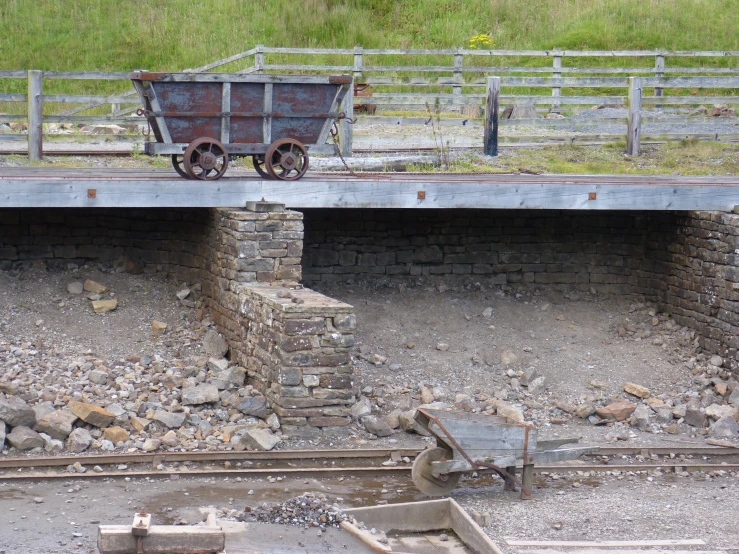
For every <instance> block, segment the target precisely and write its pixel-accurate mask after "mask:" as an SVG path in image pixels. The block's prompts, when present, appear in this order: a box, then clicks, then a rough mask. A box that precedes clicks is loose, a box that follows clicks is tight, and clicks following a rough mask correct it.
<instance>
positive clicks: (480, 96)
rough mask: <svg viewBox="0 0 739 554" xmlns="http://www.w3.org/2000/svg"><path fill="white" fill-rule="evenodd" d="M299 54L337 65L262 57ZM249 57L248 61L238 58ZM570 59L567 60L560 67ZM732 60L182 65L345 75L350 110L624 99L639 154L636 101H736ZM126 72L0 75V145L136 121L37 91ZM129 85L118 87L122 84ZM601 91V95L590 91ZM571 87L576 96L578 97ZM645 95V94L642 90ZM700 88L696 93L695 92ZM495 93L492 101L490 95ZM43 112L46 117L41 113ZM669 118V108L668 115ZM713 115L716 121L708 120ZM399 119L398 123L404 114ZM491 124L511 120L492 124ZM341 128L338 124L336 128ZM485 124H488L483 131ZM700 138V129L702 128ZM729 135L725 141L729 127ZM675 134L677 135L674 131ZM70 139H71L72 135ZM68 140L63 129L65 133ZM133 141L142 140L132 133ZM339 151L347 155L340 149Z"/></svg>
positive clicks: (37, 152)
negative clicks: (19, 127) (58, 128)
mask: <svg viewBox="0 0 739 554" xmlns="http://www.w3.org/2000/svg"><path fill="white" fill-rule="evenodd" d="M289 56H299V57H300V61H304V60H306V59H309V58H311V56H318V57H320V58H321V59H326V58H331V59H335V58H337V57H339V58H345V59H346V60H347V63H346V64H328V63H325V62H321V61H319V63H314V64H309V63H268V62H270V61H271V60H269V59H268V58H269V57H278V58H281V60H278V61H281V62H282V60H284V59H285V58H287V57H289ZM387 56H393V60H396V59H398V58H401V59H402V58H404V57H406V56H407V57H410V58H411V60H413V59H415V58H417V57H424V58H428V57H433V58H434V59H435V60H439V59H441V60H442V62H441V63H435V64H429V63H426V64H417V65H411V64H407V65H402V64H401V65H398V64H397V63H396V64H395V65H380V64H370V63H367V62H368V61H370V60H375V59H382V58H383V57H387ZM511 58H516V59H518V60H527V63H528V62H531V60H539V61H543V60H546V58H551V60H552V63H551V66H543V65H540V64H533V65H493V62H494V61H501V60H502V61H505V62H506V63H508V62H509V61H510V59H511ZM597 58H619V59H621V60H623V61H624V62H630V63H631V62H633V60H646V59H650V63H651V59H653V60H654V65H650V66H649V67H646V66H642V67H639V66H636V67H634V65H636V64H634V63H631V66H628V67H627V66H624V67H583V66H580V67H577V66H572V65H571V62H570V60H572V61H575V62H581V63H582V64H583V65H587V63H585V62H588V63H590V62H592V61H593V60H596V61H597ZM686 59H689V60H691V63H693V64H696V63H698V62H700V61H701V60H709V61H710V62H711V63H712V64H714V66H710V67H695V66H687V67H682V66H681V67H678V66H671V65H668V64H667V61H668V60H670V61H672V60H686ZM248 61H251V63H249V64H248V65H244V62H248ZM566 62H570V63H566ZM722 62H723V63H724V65H729V64H733V65H734V66H735V65H736V64H737V63H738V62H739V52H720V51H710V52H672V51H658V50H653V51H651V50H650V51H618V52H615V51H509V50H464V49H451V50H395V49H383V50H373V49H363V48H354V49H321V48H319V49H305V48H270V47H266V46H261V45H258V46H256V47H255V48H252V49H250V50H247V51H245V52H241V53H239V54H236V55H234V56H230V57H228V58H224V59H222V60H218V61H215V62H212V63H209V64H207V65H204V66H202V67H199V68H195V69H189V70H185V71H190V72H203V71H212V70H221V71H223V70H228V71H229V72H236V73H263V72H293V73H294V72H300V73H327V72H328V73H351V74H352V75H353V76H354V78H355V81H357V82H361V83H364V84H367V85H370V86H372V87H374V89H375V90H377V92H374V93H373V94H372V96H356V97H355V98H354V104H355V105H357V106H362V105H373V106H377V107H379V108H380V109H381V110H392V109H394V110H402V111H404V112H405V111H412V110H419V109H420V110H423V109H426V108H427V106H429V105H432V106H434V107H435V109H436V107H437V106H438V109H440V110H446V111H455V110H460V109H462V107H463V106H469V105H479V106H485V107H486V108H487V107H489V108H492V109H493V110H494V111H495V112H496V115H497V109H495V108H494V106H498V107H502V106H501V105H506V104H532V105H534V106H538V107H540V108H541V107H544V109H546V110H548V111H554V112H560V111H567V110H570V109H572V108H574V107H582V106H595V105H603V104H614V105H623V106H628V107H629V119H628V122H627V121H626V120H625V119H624V118H620V119H616V120H614V121H617V122H619V123H623V124H624V126H625V127H627V128H625V129H624V131H623V133H620V134H619V135H614V138H615V139H620V140H623V138H624V135H626V136H627V142H628V144H629V151H630V152H633V153H638V150H639V139H640V135H641V133H640V131H641V122H640V117H641V111H642V107H646V106H656V107H660V108H664V107H667V110H665V111H669V110H672V109H675V108H686V107H689V106H697V105H705V104H729V105H732V104H738V103H739V97H738V96H737V95H736V91H737V89H739V67H733V66H732V67H721V66H718V67H717V66H715V64H716V63H722ZM490 75H495V76H496V78H498V80H497V81H496V82H497V83H498V85H497V86H498V88H497V90H498V93H497V95H493V96H495V98H491V92H490V89H489V81H490V79H489V76H490ZM128 77H129V75H128V73H122V72H118V73H106V72H58V71H45V72H41V71H0V83H2V82H3V80H4V79H27V82H28V92H27V94H23V93H0V103H2V102H21V103H27V106H28V109H27V113H25V114H16V115H0V123H6V122H12V121H24V122H28V133H27V134H23V133H9V134H0V141H6V140H8V141H24V142H25V141H28V152H29V156H30V157H31V158H33V159H38V157H40V156H41V154H42V151H43V140H44V137H46V138H47V139H50V138H52V136H49V135H46V136H45V135H44V134H43V124H46V123H74V124H79V123H83V124H119V125H126V124H141V123H142V119H141V118H140V117H132V116H131V114H132V113H133V112H135V110H136V109H137V108H138V107H139V100H138V96H137V95H136V94H135V92H134V91H133V90H129V91H127V92H121V93H120V94H114V95H109V96H104V95H80V94H44V93H43V83H44V80H46V79H65V80H108V81H110V80H113V81H115V80H118V81H126V82H128ZM127 88H128V86H127V85H126V86H123V85H122V86H121V89H127ZM599 91H603V92H604V94H598V92H599ZM578 93H580V94H578ZM648 93H651V94H648ZM699 93H701V94H699ZM496 99H497V104H495V101H496ZM70 103H71V104H76V105H78V107H76V108H73V109H69V108H67V109H65V110H63V111H57V112H53V113H49V112H50V111H53V110H50V106H51V105H53V104H65V105H66V104H70ZM105 105H109V106H110V114H109V115H89V112H90V111H91V110H93V109H97V111H100V106H105ZM44 111H46V114H44ZM487 113H488V117H487V118H486V120H485V121H486V133H485V142H484V144H485V150H486V151H491V148H492V146H491V145H492V144H493V139H494V138H497V132H493V129H492V126H493V120H494V118H493V117H492V115H493V114H492V113H491V109H487ZM668 115H670V114H668ZM671 115H672V117H665V118H664V119H663V120H661V121H664V122H666V123H669V122H671V121H674V122H681V123H682V122H683V121H684V120H685V115H684V114H677V115H675V114H674V113H673V114H671ZM714 119H716V118H714ZM406 121H407V120H406ZM362 122H371V118H366V117H362ZM499 124H500V125H510V124H515V123H514V122H510V121H500V122H499ZM526 124H527V125H531V126H537V125H541V126H547V127H552V126H555V127H556V126H557V120H549V119H540V120H534V119H532V120H528V121H527V122H526ZM347 127H349V132H350V126H345V130H346V129H347ZM487 127H490V128H489V129H488V128H487ZM701 135H705V133H701ZM730 135H731V136H728V137H723V136H722V137H719V134H718V133H717V134H715V138H717V139H718V138H725V139H727V140H729V139H733V136H734V133H731V134H730ZM680 136H681V137H683V136H686V135H685V133H680ZM75 138H76V137H75ZM65 139H66V140H69V135H65ZM140 140H141V139H140ZM345 143H346V144H351V137H350V136H347V137H346V141H345ZM344 153H345V154H347V153H349V152H347V151H346V150H345V151H344Z"/></svg>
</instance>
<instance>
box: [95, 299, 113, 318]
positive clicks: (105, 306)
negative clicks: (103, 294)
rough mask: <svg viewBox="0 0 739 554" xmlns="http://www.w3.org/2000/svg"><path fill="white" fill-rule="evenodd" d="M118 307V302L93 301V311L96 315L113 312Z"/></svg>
mask: <svg viewBox="0 0 739 554" xmlns="http://www.w3.org/2000/svg"><path fill="white" fill-rule="evenodd" d="M117 307H118V300H116V299H115V298H114V299H113V300H93V302H92V309H93V311H94V312H95V313H96V314H105V313H108V312H112V311H113V310H115V309H116V308H117Z"/></svg>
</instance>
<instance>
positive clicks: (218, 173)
mask: <svg viewBox="0 0 739 554" xmlns="http://www.w3.org/2000/svg"><path fill="white" fill-rule="evenodd" d="M184 158H185V159H184V160H183V161H184V165H185V171H187V174H188V175H189V176H190V178H192V179H201V180H203V181H215V180H216V179H220V178H221V177H222V176H223V174H224V173H226V168H228V153H227V152H226V149H225V148H224V146H223V145H222V144H221V143H220V142H218V141H217V140H215V139H211V138H199V139H196V140H194V141H193V142H191V143H190V145H189V146H188V147H187V149H186V150H185V157H184Z"/></svg>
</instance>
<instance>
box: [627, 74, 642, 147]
mask: <svg viewBox="0 0 739 554" xmlns="http://www.w3.org/2000/svg"><path fill="white" fill-rule="evenodd" d="M641 95H642V88H641V77H629V126H628V131H627V133H628V134H627V136H626V153H627V154H628V155H629V156H638V155H639V152H640V150H641V146H640V144H639V143H640V139H641Z"/></svg>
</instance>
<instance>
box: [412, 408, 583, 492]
mask: <svg viewBox="0 0 739 554" xmlns="http://www.w3.org/2000/svg"><path fill="white" fill-rule="evenodd" d="M415 419H416V422H417V423H418V424H419V425H420V426H421V427H423V428H424V429H426V430H427V431H428V432H429V433H431V434H432V435H433V436H434V437H435V438H436V442H437V445H438V447H437V448H435V449H431V450H429V451H426V452H425V454H424V453H422V454H421V455H419V457H418V458H417V459H416V464H414V483H416V486H418V488H419V489H420V490H421V491H423V492H425V493H427V494H430V495H441V494H446V493H447V492H449V491H450V490H451V489H452V488H454V486H455V485H456V483H457V481H458V480H459V476H460V475H461V474H462V473H468V472H473V471H484V470H493V471H496V472H498V473H499V474H501V476H503V477H504V479H505V482H506V489H507V490H511V489H513V486H514V483H515V482H516V478H515V473H516V468H517V467H521V468H522V470H523V473H522V481H521V482H520V483H519V484H520V486H521V498H524V499H527V498H530V497H531V484H532V476H533V468H534V464H535V463H550V462H558V461H565V460H573V459H576V458H578V457H580V456H581V455H583V454H587V453H590V452H593V451H594V450H597V449H596V448H594V447H574V448H572V447H571V448H561V447H562V446H564V445H566V444H570V443H573V442H577V439H558V440H549V441H538V440H537V432H536V429H535V428H533V427H531V426H530V425H526V424H524V423H518V422H515V421H513V420H511V419H509V418H507V417H501V416H494V415H483V414H472V413H467V412H454V411H448V410H434V409H428V408H419V409H418V410H417V411H416V416H415ZM416 465H418V467H416Z"/></svg>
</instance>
